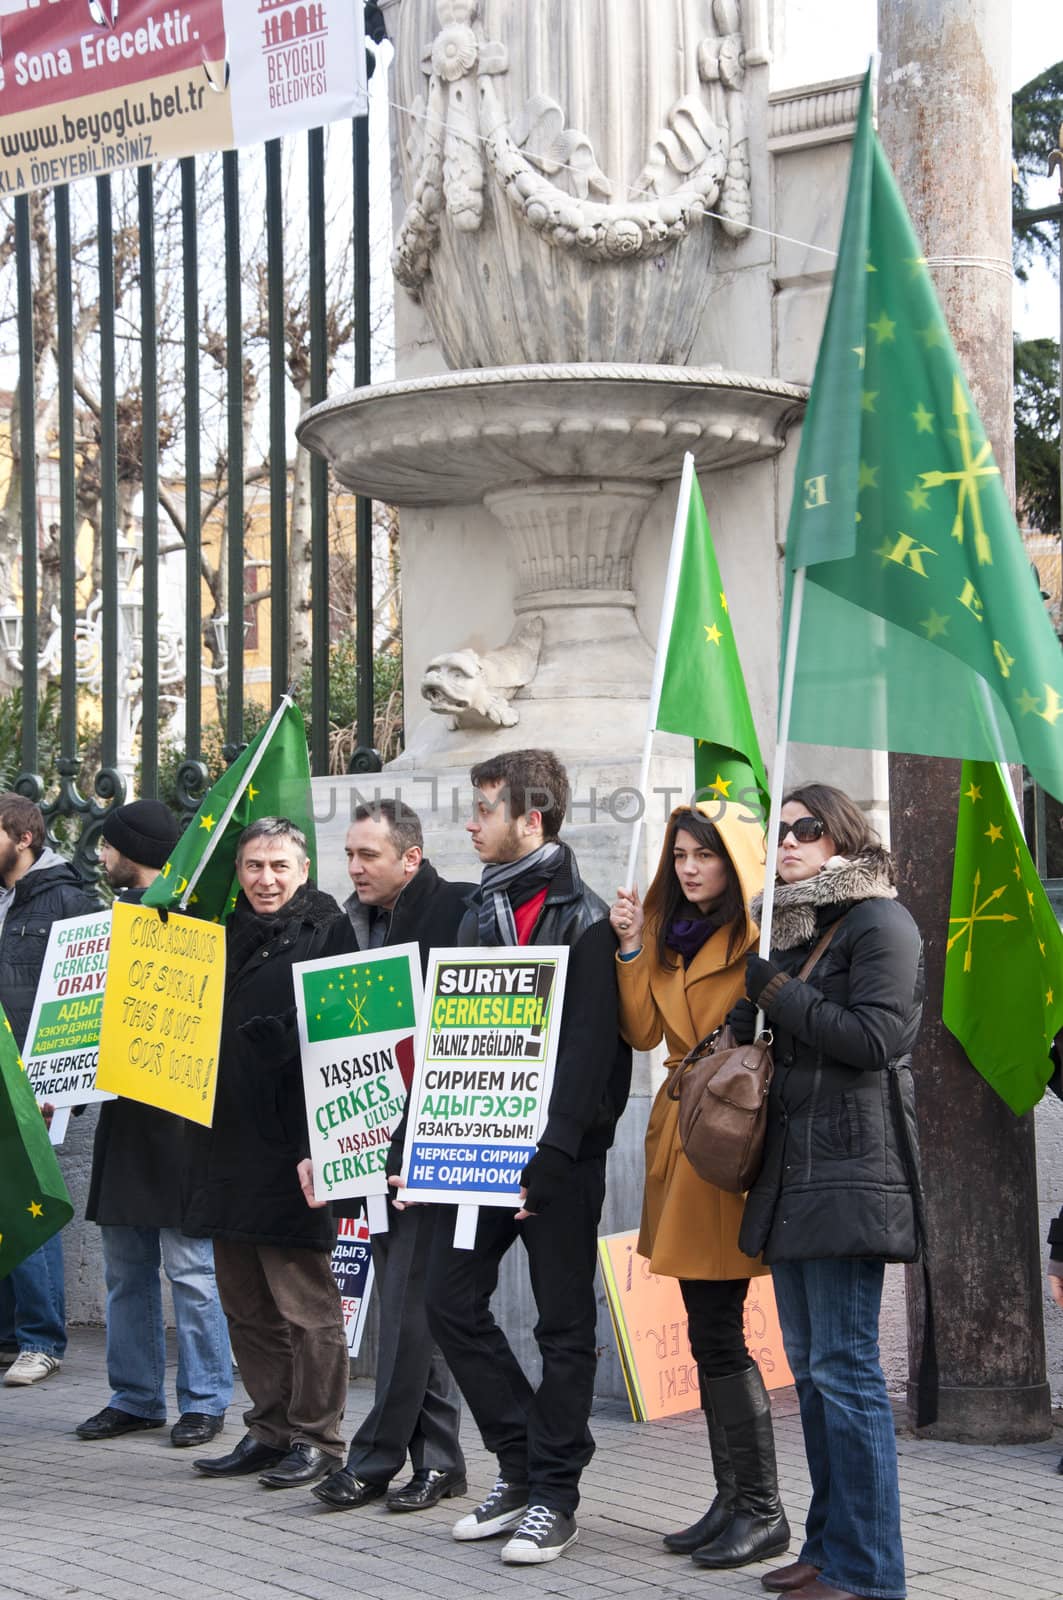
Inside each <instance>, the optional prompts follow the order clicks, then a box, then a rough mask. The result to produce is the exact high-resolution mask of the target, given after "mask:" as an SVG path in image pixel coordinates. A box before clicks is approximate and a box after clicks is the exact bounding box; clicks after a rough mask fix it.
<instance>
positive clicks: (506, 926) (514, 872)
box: [477, 841, 561, 945]
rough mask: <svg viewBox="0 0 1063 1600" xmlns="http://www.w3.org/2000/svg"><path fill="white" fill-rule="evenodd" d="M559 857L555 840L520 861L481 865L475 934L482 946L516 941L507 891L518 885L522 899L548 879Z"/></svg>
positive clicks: (558, 847)
mask: <svg viewBox="0 0 1063 1600" xmlns="http://www.w3.org/2000/svg"><path fill="white" fill-rule="evenodd" d="M560 858H561V846H560V845H559V844H557V843H556V842H554V841H551V842H550V843H549V844H541V845H540V846H539V848H538V850H533V851H532V852H531V854H530V855H527V856H521V858H520V860H519V861H500V862H498V863H492V864H491V865H489V866H486V867H484V870H483V876H482V877H481V879H480V909H479V912H478V914H477V936H478V939H479V942H480V944H481V945H497V944H516V942H517V924H516V922H515V921H514V919H513V904H512V901H511V900H510V890H511V889H513V888H515V887H517V886H519V887H520V889H521V890H524V891H525V893H524V894H523V895H522V897H521V898H522V899H523V900H526V899H529V898H530V895H529V894H528V892H527V891H529V890H530V891H531V893H532V894H534V893H536V892H537V891H538V890H539V889H541V888H543V886H544V885H545V884H547V883H549V882H550V879H551V878H552V877H553V875H554V873H555V872H556V870H557V865H558V862H559V860H560Z"/></svg>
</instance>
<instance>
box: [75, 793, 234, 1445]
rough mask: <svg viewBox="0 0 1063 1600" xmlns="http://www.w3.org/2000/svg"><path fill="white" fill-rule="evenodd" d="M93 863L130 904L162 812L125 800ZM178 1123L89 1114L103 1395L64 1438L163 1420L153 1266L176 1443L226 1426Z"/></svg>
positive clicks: (165, 811) (208, 1254) (167, 835)
mask: <svg viewBox="0 0 1063 1600" xmlns="http://www.w3.org/2000/svg"><path fill="white" fill-rule="evenodd" d="M102 834H103V839H102V842H101V844H100V861H101V862H102V864H103V870H104V873H105V874H106V876H107V879H108V882H109V883H110V884H111V886H112V887H113V888H114V889H115V890H117V891H118V893H117V899H118V900H119V901H120V902H122V903H123V904H125V905H137V904H139V902H140V900H141V899H142V898H143V895H144V891H145V889H146V888H147V887H148V885H149V884H151V883H154V881H155V879H156V878H157V877H158V875H159V870H160V868H161V867H162V866H163V865H164V864H165V862H166V859H167V857H168V856H169V855H170V852H171V851H172V850H173V847H174V845H175V844H176V843H177V839H178V835H179V829H178V827H177V822H176V820H175V818H174V815H173V812H172V811H171V810H170V809H169V807H168V806H164V805H163V804H162V802H161V801H160V800H134V801H132V802H131V803H130V804H129V805H124V806H116V807H115V808H114V809H113V810H111V811H109V812H108V813H107V816H106V817H105V819H104V823H103V828H102ZM187 1126H188V1124H187V1123H186V1122H185V1120H184V1119H183V1118H182V1117H176V1116H172V1115H171V1114H170V1112H168V1111H159V1110H157V1109H155V1107H153V1106H145V1105H141V1104H140V1103H139V1102H138V1101H136V1100H126V1099H123V1098H121V1097H119V1098H117V1099H115V1100H107V1101H105V1102H104V1104H103V1105H102V1106H101V1107H100V1119H99V1122H98V1123H97V1125H96V1140H95V1143H94V1145H93V1150H92V1176H91V1177H90V1179H89V1197H88V1201H87V1203H86V1206H85V1217H86V1220H87V1221H89V1222H96V1223H98V1224H99V1226H100V1232H101V1237H102V1241H103V1268H104V1275H105V1278H106V1282H107V1381H108V1382H109V1384H110V1385H111V1398H110V1401H109V1403H108V1404H107V1405H106V1406H104V1408H103V1410H102V1411H97V1412H96V1413H95V1415H94V1416H91V1417H88V1418H87V1419H86V1420H85V1421H84V1422H83V1423H81V1424H80V1426H79V1427H77V1428H76V1429H75V1430H74V1431H75V1433H76V1434H77V1436H78V1438H79V1439H116V1438H118V1437H119V1436H120V1435H122V1434H125V1433H139V1432H142V1431H143V1430H144V1429H146V1428H161V1427H163V1426H164V1425H165V1422H166V1330H165V1326H164V1323H163V1315H162V1289H161V1284H160V1280H159V1268H160V1265H161V1266H162V1267H163V1268H164V1269H165V1272H166V1276H167V1278H168V1279H169V1281H170V1287H171V1289H172V1290H173V1309H174V1321H175V1323H176V1327H177V1405H178V1410H179V1412H180V1418H179V1420H178V1421H177V1422H175V1423H174V1426H173V1427H172V1428H171V1430H170V1440H171V1442H172V1443H173V1444H175V1445H177V1446H184V1447H187V1446H189V1445H204V1444H207V1443H209V1441H210V1440H211V1439H213V1438H214V1437H215V1435H216V1434H219V1433H220V1432H221V1430H222V1428H223V1427H224V1426H225V1408H226V1407H227V1405H228V1404H229V1401H230V1400H231V1399H232V1392H233V1363H232V1355H231V1353H230V1350H229V1334H228V1331H227V1329H226V1325H225V1314H224V1312H223V1311H222V1309H221V1304H220V1302H219V1300H218V1286H217V1283H216V1281H215V1276H214V1249H213V1246H212V1245H211V1242H210V1240H209V1239H190V1238H188V1236H187V1235H186V1234H183V1233H182V1232H181V1217H182V1196H181V1164H182V1151H183V1143H184V1132H185V1129H186V1127H187Z"/></svg>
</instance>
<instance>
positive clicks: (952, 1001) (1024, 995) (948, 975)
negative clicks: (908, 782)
mask: <svg viewBox="0 0 1063 1600" xmlns="http://www.w3.org/2000/svg"><path fill="white" fill-rule="evenodd" d="M941 1015H942V1020H943V1021H944V1023H945V1026H946V1028H948V1030H949V1032H950V1033H954V1034H955V1035H956V1038H957V1039H958V1040H959V1041H960V1043H961V1044H962V1046H963V1048H964V1050H965V1051H966V1052H967V1057H968V1060H969V1061H970V1063H971V1065H972V1066H973V1067H976V1068H977V1069H978V1071H979V1072H980V1073H981V1074H982V1077H983V1078H984V1079H985V1080H986V1082H987V1083H988V1084H989V1085H990V1087H991V1088H993V1089H995V1090H996V1092H997V1094H998V1095H999V1096H1000V1098H1001V1099H1002V1100H1003V1101H1004V1102H1005V1103H1006V1104H1007V1105H1009V1106H1010V1107H1011V1109H1012V1111H1014V1112H1015V1114H1016V1116H1020V1115H1021V1114H1022V1113H1023V1112H1024V1111H1029V1110H1030V1109H1031V1107H1032V1106H1035V1105H1036V1104H1037V1102H1038V1101H1039V1100H1040V1098H1041V1096H1042V1094H1043V1093H1044V1089H1045V1084H1046V1083H1047V1082H1048V1079H1049V1076H1050V1075H1051V1071H1052V1064H1051V1062H1050V1060H1049V1056H1048V1051H1049V1047H1050V1045H1051V1043H1052V1040H1053V1039H1054V1038H1055V1036H1056V1034H1057V1033H1058V1032H1059V1030H1060V1029H1061V1028H1063V932H1061V931H1060V927H1059V924H1058V923H1057V921H1056V918H1055V913H1054V912H1053V910H1052V907H1051V905H1050V904H1049V900H1048V896H1047V895H1046V893H1045V891H1044V886H1043V884H1042V883H1041V880H1040V878H1039V877H1038V876H1037V868H1036V867H1035V866H1034V863H1033V859H1032V857H1031V855H1030V852H1029V850H1028V849H1027V847H1026V840H1025V839H1024V838H1023V835H1022V829H1021V828H1020V826H1019V819H1018V817H1017V816H1016V814H1015V806H1014V803H1013V801H1012V798H1011V794H1010V791H1009V787H1008V786H1006V785H1005V781H1004V776H1003V774H1002V772H1001V770H1000V767H999V766H997V765H996V763H994V762H991V761H965V762H964V764H963V777H962V780H961V785H960V797H959V813H958V817H957V823H956V857H955V864H954V866H953V873H952V905H951V907H950V910H949V937H948V949H947V954H946V957H945V991H944V995H943V997H942V1003H941Z"/></svg>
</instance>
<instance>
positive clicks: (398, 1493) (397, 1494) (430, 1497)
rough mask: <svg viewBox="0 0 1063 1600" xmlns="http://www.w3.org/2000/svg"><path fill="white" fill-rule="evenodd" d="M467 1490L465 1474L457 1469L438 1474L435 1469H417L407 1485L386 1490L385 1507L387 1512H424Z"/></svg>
mask: <svg viewBox="0 0 1063 1600" xmlns="http://www.w3.org/2000/svg"><path fill="white" fill-rule="evenodd" d="M467 1488H468V1485H467V1484H466V1482H465V1474H464V1472H459V1471H458V1470H457V1468H451V1470H450V1471H449V1472H439V1471H438V1470H437V1469H436V1468H435V1467H418V1469H417V1471H416V1472H415V1473H414V1475H413V1477H412V1478H411V1479H410V1481H409V1483H404V1484H403V1485H402V1488H401V1489H389V1490H388V1498H387V1507H388V1510H389V1511H426V1510H427V1509H428V1507H429V1506H435V1505H438V1504H439V1502H440V1500H450V1499H451V1498H452V1497H453V1496H454V1495H459V1494H465V1493H466V1492H467Z"/></svg>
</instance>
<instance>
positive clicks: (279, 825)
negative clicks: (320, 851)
mask: <svg viewBox="0 0 1063 1600" xmlns="http://www.w3.org/2000/svg"><path fill="white" fill-rule="evenodd" d="M255 839H286V840H287V841H288V843H289V844H291V845H293V846H294V848H295V853H296V855H297V856H298V858H299V863H300V865H302V863H303V862H304V861H309V859H310V851H309V849H308V847H307V843H306V834H305V833H304V832H303V830H302V828H297V827H296V826H295V823H294V822H289V821H288V818H287V817H259V818H258V819H257V821H255V822H251V823H249V824H248V826H247V827H246V828H245V829H244V831H243V833H242V834H241V835H240V837H239V839H237V841H236V859H237V861H239V860H240V857H241V856H242V855H243V853H244V851H245V850H246V849H247V847H248V845H249V844H251V843H252V841H253V840H255Z"/></svg>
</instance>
